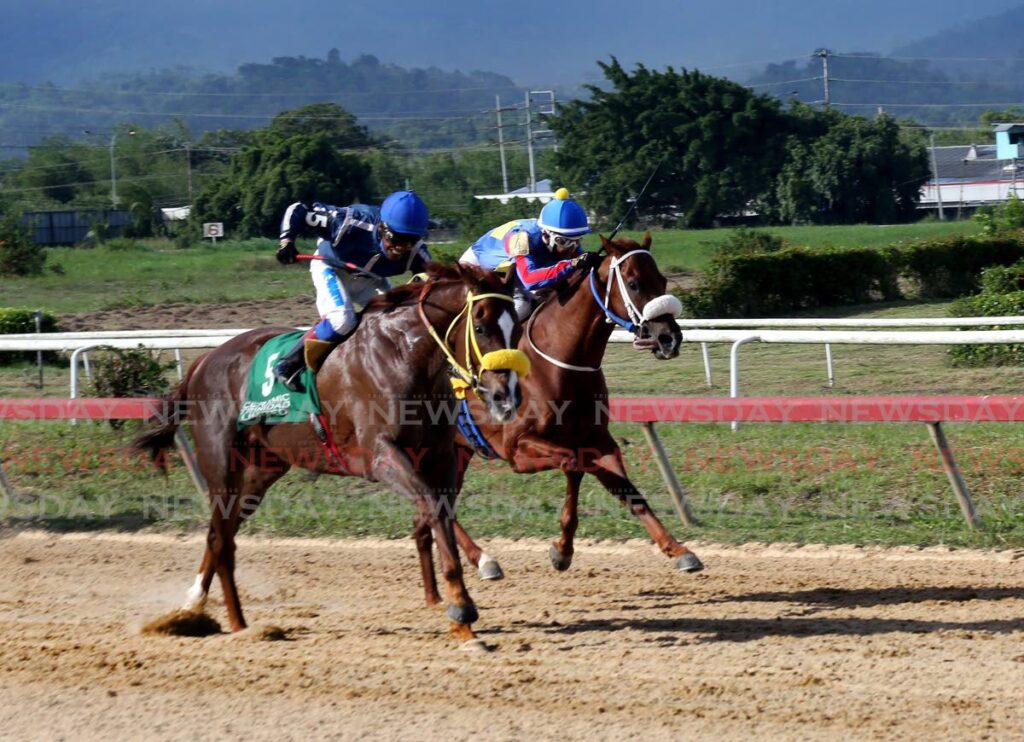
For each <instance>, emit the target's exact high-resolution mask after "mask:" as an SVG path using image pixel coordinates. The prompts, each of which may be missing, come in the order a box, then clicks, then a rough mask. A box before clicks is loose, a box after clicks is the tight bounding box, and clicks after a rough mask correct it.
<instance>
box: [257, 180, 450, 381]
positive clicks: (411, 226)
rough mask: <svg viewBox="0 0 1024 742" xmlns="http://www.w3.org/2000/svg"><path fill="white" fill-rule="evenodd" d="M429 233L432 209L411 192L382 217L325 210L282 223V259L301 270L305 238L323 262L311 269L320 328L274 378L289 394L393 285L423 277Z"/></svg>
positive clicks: (384, 207)
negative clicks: (410, 276)
mask: <svg viewBox="0 0 1024 742" xmlns="http://www.w3.org/2000/svg"><path fill="white" fill-rule="evenodd" d="M427 225H428V214H427V207H426V205H425V204H424V203H423V201H421V200H420V198H419V196H417V195H416V194H415V193H413V192H412V191H397V192H395V193H392V194H391V195H390V196H388V197H387V198H386V199H384V203H383V204H381V207H380V208H379V209H378V208H376V207H374V206H366V205H364V204H352V205H350V206H329V205H327V204H321V203H314V204H313V207H312V208H310V207H308V206H306V205H305V204H303V203H294V204H292V205H291V206H289V207H288V209H287V211H285V213H284V217H283V218H282V220H281V238H280V247H279V248H278V251H277V259H278V260H279V261H280V262H281V263H284V264H286V265H287V264H289V263H294V262H295V261H296V259H297V258H296V256H297V254H298V251H297V250H296V248H295V239H296V238H297V237H299V236H302V235H315V236H316V237H317V238H318V239H317V249H316V254H317V255H318V256H320V257H321V258H323V259H322V260H311V261H310V263H309V271H310V273H311V274H312V277H313V285H314V286H315V287H316V306H317V309H318V310H319V312H320V321H319V322H317V323H316V324H315V325H314V326H313V327H312V328H310V330H309V331H308V332H307V333H306V334H305V335H304V336H303V337H302V339H301V340H300V341H299V342H298V343H296V345H295V347H293V348H292V349H291V350H290V351H289V352H288V353H287V354H285V355H284V356H283V357H282V358H281V360H280V361H278V362H277V364H276V365H275V366H274V375H275V376H277V378H278V379H280V380H281V382H282V383H284V384H285V386H287V387H288V388H289V389H296V390H297V388H298V382H297V378H298V376H299V372H300V371H302V368H303V365H308V366H309V367H310V368H311V369H313V371H314V372H316V371H317V370H319V368H320V366H321V365H322V364H323V361H324V359H325V358H326V357H327V355H328V354H329V353H330V352H331V351H332V350H333V349H334V348H335V347H336V346H337V345H338V344H339V343H341V342H342V341H343V340H344V339H345V338H347V337H348V336H349V335H351V334H352V332H353V331H354V330H355V329H356V325H358V324H359V312H361V311H362V309H363V307H364V306H365V305H366V302H368V301H369V300H370V299H371V298H372V297H373V296H375V295H376V294H378V293H381V292H382V291H383V290H384V289H386V288H387V287H388V286H389V285H390V284H389V282H388V280H387V279H388V278H390V277H392V276H398V275H401V274H403V273H407V272H411V273H414V274H415V273H420V272H422V271H423V269H424V267H425V266H426V263H427V262H428V261H430V252H429V251H428V250H427V246H426V243H425V242H424V238H425V237H426V236H427ZM352 269H358V271H356V270H352ZM367 274H372V275H367ZM374 277H377V280H375V279H374Z"/></svg>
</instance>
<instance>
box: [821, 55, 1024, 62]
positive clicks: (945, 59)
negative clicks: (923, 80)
mask: <svg viewBox="0 0 1024 742" xmlns="http://www.w3.org/2000/svg"><path fill="white" fill-rule="evenodd" d="M832 56H833V57H839V58H842V59H877V60H879V61H884V60H887V59H899V60H914V61H921V62H1024V57H896V56H885V57H883V56H879V55H877V54H833V55H832Z"/></svg>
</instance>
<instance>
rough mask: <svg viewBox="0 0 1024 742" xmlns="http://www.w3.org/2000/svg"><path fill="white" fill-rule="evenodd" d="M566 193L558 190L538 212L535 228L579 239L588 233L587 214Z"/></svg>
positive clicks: (563, 190) (561, 189)
mask: <svg viewBox="0 0 1024 742" xmlns="http://www.w3.org/2000/svg"><path fill="white" fill-rule="evenodd" d="M568 193H569V192H568V191H567V190H565V189H564V188H559V189H558V191H557V192H556V193H555V197H554V198H553V199H551V200H550V201H548V202H547V203H546V204H545V205H544V208H543V209H541V210H540V217H539V218H538V219H537V226H539V227H540V228H541V229H543V230H544V231H546V232H553V233H554V234H560V235H562V236H564V237H580V236H582V235H585V234H587V233H588V232H590V226H589V224H588V222H587V212H585V211H584V210H583V207H582V206H580V205H579V204H578V203H576V202H575V201H573V200H572V199H571V198H569V196H568Z"/></svg>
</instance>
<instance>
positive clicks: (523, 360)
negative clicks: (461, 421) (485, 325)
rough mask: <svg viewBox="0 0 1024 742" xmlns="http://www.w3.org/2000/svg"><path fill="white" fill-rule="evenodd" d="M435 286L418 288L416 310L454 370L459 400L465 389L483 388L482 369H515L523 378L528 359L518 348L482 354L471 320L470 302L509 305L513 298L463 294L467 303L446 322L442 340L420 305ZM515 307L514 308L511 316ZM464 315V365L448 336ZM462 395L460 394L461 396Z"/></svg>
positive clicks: (428, 283)
mask: <svg viewBox="0 0 1024 742" xmlns="http://www.w3.org/2000/svg"><path fill="white" fill-rule="evenodd" d="M433 287H434V283H433V282H432V281H428V282H426V283H424V285H423V289H422V290H421V291H420V295H419V299H418V302H417V305H416V307H417V311H418V312H419V316H420V320H421V321H422V322H423V324H424V325H425V326H426V328H427V332H428V333H430V337H432V338H433V339H434V342H436V343H437V344H438V346H439V347H440V348H441V351H442V352H443V353H444V355H445V357H446V358H447V359H448V363H449V365H450V366H451V370H452V373H453V376H452V379H451V384H452V388H453V389H454V390H455V394H456V396H457V397H459V398H460V399H461V398H462V397H464V396H465V393H466V390H467V389H472V390H473V391H475V392H477V393H481V392H484V391H486V390H485V389H483V387H482V386H481V384H480V375H481V374H482V373H483V372H484V371H514V372H515V373H517V374H519V376H520V377H524V376H526V375H528V374H529V373H530V359H529V358H528V357H527V355H526V354H525V353H523V352H522V351H521V350H515V349H512V348H502V349H501V350H492V351H489V352H488V353H481V351H480V344H479V343H478V342H477V338H476V328H475V327H474V322H473V316H472V311H473V304H474V303H475V302H478V301H480V300H482V299H498V300H500V301H507V302H509V303H511V304H513V305H514V304H515V300H514V299H513V298H512V297H511V296H507V295H505V294H498V293H487V294H474V293H473V292H472V291H469V292H467V293H466V304H465V306H463V307H462V310H461V311H460V312H459V313H458V314H457V315H455V317H454V318H453V319H452V321H451V323H450V324H449V325H448V329H447V330H446V331H445V333H444V338H443V339H442V338H441V336H440V335H438V333H437V330H435V329H434V326H433V325H432V324H431V323H430V320H429V319H427V313H426V311H425V310H424V309H423V305H424V303H425V302H426V300H427V296H428V295H429V294H430V292H431V290H432V289H433ZM514 312H515V310H514V309H513V315H514ZM463 316H465V317H466V330H465V333H464V335H465V344H466V365H465V366H463V365H462V364H461V363H459V361H458V360H457V359H456V358H455V354H454V353H452V351H451V348H450V346H449V341H448V339H449V337H450V336H451V334H452V330H454V329H455V327H456V326H457V325H458V323H459V320H461V319H462V317H463ZM460 394H461V396H460Z"/></svg>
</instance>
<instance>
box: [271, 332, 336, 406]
mask: <svg viewBox="0 0 1024 742" xmlns="http://www.w3.org/2000/svg"><path fill="white" fill-rule="evenodd" d="M337 345H338V342H337V341H336V342H331V341H329V340H321V339H320V338H318V337H317V336H316V329H315V328H310V329H309V330H307V331H306V333H305V334H304V335H303V336H302V337H301V338H299V339H298V341H297V342H296V343H295V345H293V346H292V347H291V349H290V350H289V351H288V352H287V353H285V354H284V355H283V356H282V357H281V359H280V360H279V361H278V362H277V363H275V364H274V376H275V377H277V379H278V381H280V382H281V383H282V384H284V385H285V386H286V387H288V388H289V389H291V390H292V391H293V392H301V391H303V389H302V382H301V381H299V377H300V376H301V375H302V370H303V369H304V368H306V367H309V368H310V369H312V371H313V373H314V374H315V373H316V372H317V371H319V370H320V367H321V366H323V365H324V359H326V358H327V356H328V355H329V354H330V352H331V351H332V350H334V348H335V347H336V346H337Z"/></svg>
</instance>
